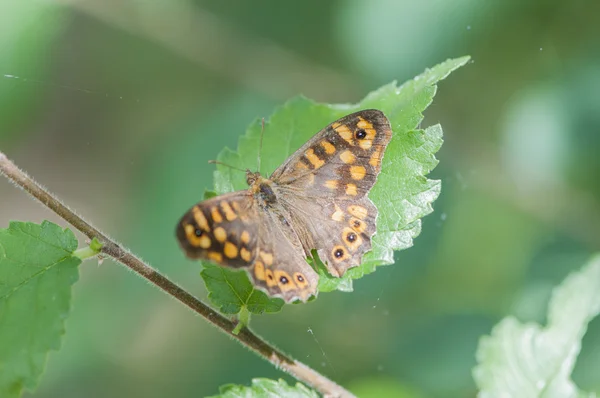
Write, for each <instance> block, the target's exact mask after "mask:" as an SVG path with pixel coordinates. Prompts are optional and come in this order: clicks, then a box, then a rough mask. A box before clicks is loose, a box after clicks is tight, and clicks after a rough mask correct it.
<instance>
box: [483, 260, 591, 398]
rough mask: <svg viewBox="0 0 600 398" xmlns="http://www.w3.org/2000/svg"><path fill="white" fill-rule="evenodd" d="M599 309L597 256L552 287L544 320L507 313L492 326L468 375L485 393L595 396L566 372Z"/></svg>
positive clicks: (570, 397)
mask: <svg viewBox="0 0 600 398" xmlns="http://www.w3.org/2000/svg"><path fill="white" fill-rule="evenodd" d="M598 313H600V256H599V255H596V256H594V257H593V258H592V260H591V261H590V262H589V263H588V264H587V265H585V266H584V267H583V269H582V270H581V271H578V272H573V273H572V274H571V275H569V277H568V278H567V279H566V280H565V281H564V282H562V283H561V284H560V285H559V286H558V287H556V288H555V289H554V290H553V292H552V298H551V300H550V303H549V306H548V324H547V326H546V327H544V328H542V327H541V326H540V325H539V324H536V323H532V322H528V323H520V322H519V321H518V320H517V319H515V318H514V317H512V316H509V317H506V318H504V319H503V320H502V321H501V322H500V323H499V324H498V325H496V326H494V329H493V330H492V335H491V336H484V337H483V338H482V339H481V340H480V343H479V347H478V348H477V361H478V365H477V366H476V367H475V369H474V370H473V377H474V378H475V381H476V383H477V386H478V387H479V388H480V389H481V392H480V394H478V396H479V397H481V398H486V397H499V396H508V397H514V398H518V397H523V398H527V397H545V398H551V397H557V398H576V397H579V398H584V397H590V398H593V397H596V394H595V393H589V394H588V393H585V392H583V391H580V390H578V388H577V386H575V384H574V383H573V381H572V380H571V372H572V371H573V367H574V366H575V361H576V360H577V356H578V355H579V350H580V349H581V339H582V337H583V335H584V334H585V332H586V331H587V327H588V324H589V322H590V321H591V320H592V319H594V318H595V317H596V316H597V315H598Z"/></svg>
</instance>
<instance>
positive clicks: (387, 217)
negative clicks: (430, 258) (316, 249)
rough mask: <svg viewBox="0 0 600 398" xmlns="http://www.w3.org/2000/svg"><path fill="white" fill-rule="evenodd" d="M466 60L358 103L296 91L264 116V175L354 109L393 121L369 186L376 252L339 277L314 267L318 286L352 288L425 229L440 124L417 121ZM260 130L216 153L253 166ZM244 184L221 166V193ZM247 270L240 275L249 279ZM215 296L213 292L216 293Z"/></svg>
mask: <svg viewBox="0 0 600 398" xmlns="http://www.w3.org/2000/svg"><path fill="white" fill-rule="evenodd" d="M468 60H469V57H462V58H457V59H454V60H448V61H446V62H443V63H441V64H439V65H437V66H435V67H434V68H432V69H428V70H426V71H425V72H424V73H422V74H421V75H419V76H417V77H415V78H414V79H413V80H410V81H408V82H406V83H404V84H403V85H401V86H398V85H397V84H396V83H395V82H393V83H391V84H388V85H386V86H383V87H381V88H380V89H378V90H376V91H374V92H372V93H370V94H369V95H367V97H366V98H365V99H363V100H362V101H361V102H360V103H358V104H355V105H348V104H345V105H331V104H320V103H316V102H314V101H311V100H309V99H306V98H304V97H298V98H295V99H292V100H290V101H288V102H287V103H286V104H285V105H283V106H282V107H281V108H279V109H277V110H276V111H275V113H273V115H272V116H271V117H270V119H269V120H268V121H267V122H266V123H265V126H264V136H263V147H262V152H261V167H260V172H261V173H262V174H263V175H268V174H270V173H272V172H273V171H274V170H275V169H276V168H277V167H278V166H279V165H280V164H282V163H283V162H284V161H285V160H286V159H287V158H288V157H289V156H290V155H291V154H292V153H293V152H294V151H295V150H296V149H298V148H299V147H300V146H302V145H303V144H304V143H305V142H306V141H308V140H309V139H310V138H311V137H312V136H313V135H315V134H316V133H317V132H318V131H320V130H321V129H322V128H323V127H325V126H326V125H328V124H329V123H331V122H333V121H335V120H336V119H339V118H341V117H343V116H345V115H347V114H349V113H352V112H355V111H358V110H361V109H367V108H375V109H380V110H381V111H383V112H384V113H385V115H386V116H387V117H388V118H389V120H390V123H391V125H392V130H393V132H394V133H393V138H392V141H391V142H390V144H389V146H388V148H387V150H386V153H385V157H384V159H383V165H382V171H381V173H380V175H379V177H378V179H377V183H376V184H375V186H374V187H373V189H372V190H371V192H370V193H369V197H370V198H371V200H373V202H374V203H375V205H376V206H377V208H378V209H379V218H378V226H377V234H376V235H375V236H374V237H373V248H372V251H371V252H369V253H367V254H366V255H365V257H364V258H363V263H362V264H361V266H359V267H356V268H353V269H351V270H349V271H348V272H347V273H346V274H345V275H344V277H342V278H334V277H332V276H330V275H329V274H328V273H327V272H326V271H325V269H324V268H323V267H318V266H317V270H318V273H319V275H320V281H319V290H320V291H331V290H335V289H338V290H343V291H351V290H352V279H356V278H360V277H362V276H363V275H364V274H368V273H371V272H373V271H374V270H375V267H376V266H378V265H382V264H391V263H393V262H394V250H401V249H406V248H408V247H410V246H412V243H413V238H415V237H416V236H417V235H418V234H419V233H420V231H421V220H420V219H421V217H423V216H425V215H427V214H429V213H431V212H432V210H433V209H432V206H431V204H432V203H433V201H434V200H435V199H436V198H437V197H438V195H439V193H440V187H441V184H440V181H436V180H429V179H427V178H426V177H425V176H426V175H427V174H428V173H429V172H430V171H431V170H432V169H433V168H434V167H435V166H436V165H437V162H438V161H437V159H436V158H435V156H434V155H435V153H436V152H437V151H438V150H439V148H440V147H441V145H442V129H441V127H440V126H439V125H436V126H433V127H429V128H427V129H425V130H416V128H417V127H418V126H419V123H420V122H421V121H422V120H423V114H422V112H423V111H424V110H425V108H427V106H429V104H430V103H431V101H432V100H433V96H434V95H435V92H436V86H435V84H436V83H437V82H438V81H440V80H442V79H444V78H445V77H446V76H447V75H448V74H449V73H450V72H452V71H453V70H455V69H457V68H459V67H460V66H462V65H464V64H465V63H467V61H468ZM262 129H263V128H262V122H261V121H260V120H256V121H255V122H254V123H252V124H251V126H250V127H249V129H248V131H247V132H246V134H245V135H244V136H242V137H240V139H239V141H238V148H237V152H235V151H232V150H231V149H228V148H225V149H224V150H223V151H222V152H221V153H220V154H219V155H218V157H217V159H218V160H219V161H220V162H223V163H225V164H229V165H231V166H234V167H237V168H242V169H250V170H255V169H256V167H257V165H258V162H257V159H258V153H259V146H260V136H261V131H262ZM247 188H248V185H247V183H246V177H245V175H244V173H241V172H239V171H236V170H232V169H231V168H227V167H224V166H222V165H217V170H216V171H215V190H216V192H217V193H218V194H223V193H226V192H231V191H235V190H244V189H247ZM242 275H243V276H240V278H247V276H246V275H245V274H242ZM241 293H243V292H241ZM241 293H240V294H241ZM217 295H218V294H213V295H212V299H213V300H214V299H215V298H216V297H217Z"/></svg>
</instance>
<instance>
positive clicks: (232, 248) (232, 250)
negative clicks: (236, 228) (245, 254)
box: [223, 242, 238, 258]
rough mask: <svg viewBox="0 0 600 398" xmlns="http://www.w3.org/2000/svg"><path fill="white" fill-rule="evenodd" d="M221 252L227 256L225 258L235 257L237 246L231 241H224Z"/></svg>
mask: <svg viewBox="0 0 600 398" xmlns="http://www.w3.org/2000/svg"><path fill="white" fill-rule="evenodd" d="M223 253H225V256H227V258H236V257H237V255H238V248H237V246H236V245H234V244H233V243H231V242H225V247H224V248H223Z"/></svg>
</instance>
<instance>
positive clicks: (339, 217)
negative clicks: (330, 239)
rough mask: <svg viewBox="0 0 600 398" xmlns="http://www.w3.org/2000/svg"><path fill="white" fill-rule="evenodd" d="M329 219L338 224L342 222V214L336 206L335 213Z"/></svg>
mask: <svg viewBox="0 0 600 398" xmlns="http://www.w3.org/2000/svg"><path fill="white" fill-rule="evenodd" d="M331 219H332V220H333V221H338V222H341V221H344V212H343V211H342V209H340V207H339V206H338V205H335V211H334V212H333V214H332V215H331Z"/></svg>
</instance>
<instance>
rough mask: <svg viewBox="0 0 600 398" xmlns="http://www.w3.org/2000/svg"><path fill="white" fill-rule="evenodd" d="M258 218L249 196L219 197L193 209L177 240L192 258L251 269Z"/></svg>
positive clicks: (186, 218)
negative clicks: (249, 267)
mask: <svg viewBox="0 0 600 398" xmlns="http://www.w3.org/2000/svg"><path fill="white" fill-rule="evenodd" d="M256 217H257V213H256V207H255V206H254V203H253V201H252V196H251V195H250V194H249V193H248V192H246V191H244V192H233V193H230V194H226V195H222V196H217V197H216V198H212V199H209V200H205V201H203V202H200V203H198V204H197V205H195V206H193V207H192V208H191V209H190V210H189V211H188V212H187V213H186V214H185V215H184V216H183V217H182V218H181V220H180V221H179V224H178V225H177V231H176V233H177V238H178V240H179V244H180V245H181V247H182V248H183V250H184V251H185V253H186V255H187V256H188V257H190V258H199V259H207V260H211V261H213V262H215V263H217V264H220V265H226V266H229V267H234V268H240V267H248V266H250V265H251V264H252V263H253V262H254V259H255V257H256V254H257V241H258V224H257V223H256Z"/></svg>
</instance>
